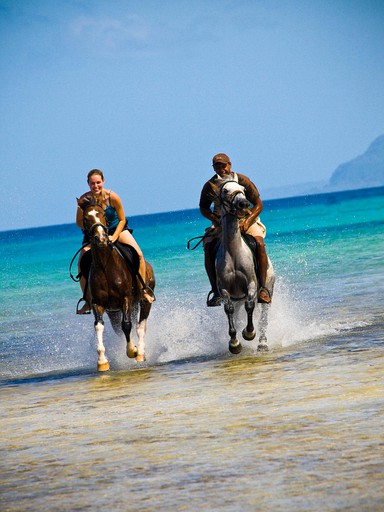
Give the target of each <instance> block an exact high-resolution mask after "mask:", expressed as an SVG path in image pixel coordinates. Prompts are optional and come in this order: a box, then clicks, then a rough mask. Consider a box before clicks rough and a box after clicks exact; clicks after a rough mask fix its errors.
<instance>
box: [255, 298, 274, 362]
mask: <svg viewBox="0 0 384 512" xmlns="http://www.w3.org/2000/svg"><path fill="white" fill-rule="evenodd" d="M260 306H261V313H260V319H259V330H260V336H259V344H258V346H257V351H258V352H268V350H269V348H268V345H267V327H268V313H269V308H270V307H271V306H270V304H260Z"/></svg>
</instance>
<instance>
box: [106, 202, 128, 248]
mask: <svg viewBox="0 0 384 512" xmlns="http://www.w3.org/2000/svg"><path fill="white" fill-rule="evenodd" d="M111 205H112V206H113V207H114V209H115V210H116V213H117V216H118V218H119V223H118V225H117V226H116V230H115V232H114V233H113V235H110V236H109V239H110V240H111V242H116V240H118V238H119V236H120V233H121V232H122V231H123V229H124V226H125V224H126V222H127V220H126V218H125V213H124V208H123V204H122V202H121V199H120V197H119V196H118V195H117V194H116V193H115V192H111Z"/></svg>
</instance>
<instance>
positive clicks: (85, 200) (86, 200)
mask: <svg viewBox="0 0 384 512" xmlns="http://www.w3.org/2000/svg"><path fill="white" fill-rule="evenodd" d="M76 200H77V204H78V205H79V206H80V208H82V209H83V210H84V208H86V207H87V206H89V205H90V204H92V196H90V195H88V194H87V195H85V196H84V197H81V198H80V199H78V198H76Z"/></svg>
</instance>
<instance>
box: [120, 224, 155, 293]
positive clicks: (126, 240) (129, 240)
mask: <svg viewBox="0 0 384 512" xmlns="http://www.w3.org/2000/svg"><path fill="white" fill-rule="evenodd" d="M119 242H121V243H122V244H128V245H130V246H132V247H133V248H134V249H135V251H136V252H137V255H138V257H139V274H140V276H141V279H142V280H143V283H146V282H147V269H146V264H145V259H144V255H143V253H142V251H141V249H140V247H139V245H138V244H137V242H136V240H135V239H134V238H133V236H132V235H131V233H130V232H129V231H128V230H127V229H125V230H124V231H122V232H121V233H120V236H119ZM139 286H141V290H142V296H143V299H144V300H146V301H148V302H153V301H154V300H155V296H154V293H153V291H152V290H151V289H150V288H149V287H147V286H146V287H144V288H143V286H142V284H141V283H140V282H139Z"/></svg>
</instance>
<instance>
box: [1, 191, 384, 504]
mask: <svg viewBox="0 0 384 512" xmlns="http://www.w3.org/2000/svg"><path fill="white" fill-rule="evenodd" d="M261 218H262V221H263V223H264V224H265V225H266V226H267V237H266V244H267V252H268V255H269V257H270V259H271V260H272V262H273V265H274V269H275V273H276V285H275V294H274V297H273V303H272V306H271V308H270V320H269V326H268V331H267V337H268V344H269V347H270V352H268V353H267V354H259V353H258V352H257V350H256V348H257V342H256V340H254V341H245V340H244V341H242V345H243V351H242V353H241V354H239V355H231V354H230V353H229V352H228V327H227V320H226V317H225V314H224V311H223V309H222V308H207V307H206V305H205V300H206V296H207V293H208V291H209V284H208V280H207V278H206V275H205V271H204V265H203V251H202V248H201V245H200V246H199V247H198V248H196V249H195V250H194V251H189V250H187V248H186V245H187V242H188V240H189V239H191V238H193V237H195V236H199V235H202V234H203V233H204V229H205V228H206V227H207V225H208V223H207V220H206V219H204V218H202V217H201V216H200V214H199V211H198V210H185V211H178V212H169V213H159V214H153V215H145V216H135V217H130V218H129V222H130V226H131V227H132V228H133V229H134V236H135V238H136V240H137V241H138V243H139V245H140V246H141V248H142V250H143V252H144V255H145V257H146V259H147V260H148V261H150V262H151V264H152V266H153V268H154V271H155V275H156V280H157V285H156V291H155V293H156V298H157V300H156V302H155V303H154V305H153V308H152V312H151V315H150V317H149V320H148V332H147V336H146V362H145V363H143V364H141V365H140V366H139V365H138V364H137V363H136V362H135V361H134V360H128V359H127V357H126V355H125V344H124V341H123V340H122V339H121V338H119V337H118V336H117V335H116V334H114V332H113V331H112V329H111V327H110V324H109V321H108V320H106V329H105V335H104V341H105V346H106V354H107V357H108V359H109V361H110V365H111V370H110V371H109V372H107V373H103V374H100V373H98V372H97V370H96V361H97V352H96V341H95V334H94V329H93V316H92V315H86V316H78V315H76V314H75V308H76V303H77V301H78V299H79V298H80V296H81V293H80V288H79V285H78V284H77V283H74V282H73V281H72V280H71V279H70V277H69V264H70V261H71V259H72V257H73V256H74V254H75V252H76V251H77V249H78V248H79V247H80V244H81V240H82V235H81V232H80V230H79V229H78V228H77V227H76V226H75V225H74V224H66V225H60V226H50V227H41V228H32V229H25V230H17V231H6V232H0V243H1V248H2V250H1V256H0V261H1V277H0V279H1V286H0V304H1V306H2V307H1V310H0V315H1V332H0V344H1V350H0V360H1V366H0V394H1V407H2V415H1V416H2V436H1V441H0V449H1V453H2V457H1V461H0V495H1V509H2V510H4V511H18V510H20V511H21V510H23V511H24V510H71V511H72V510H91V509H92V510H99V509H100V510H101V509H102V508H105V507H109V508H110V509H112V510H135V511H152V510H175V511H179V510H180V511H185V510H187V511H189V510H191V511H193V510H204V511H205V510H206V511H211V510H212V511H213V510H223V511H248V510H249V511H254V510H262V511H269V510H270V511H279V510H284V511H291V510H292V511H295V512H296V511H301V510H302V511H307V510H312V511H325V510H348V511H351V510H352V511H354V510H356V511H357V510H359V511H361V510H373V511H376V510H378V511H379V510H383V508H384V492H383V485H382V474H383V469H384V467H383V437H382V432H383V387H384V386H383V361H384V351H383V340H384V334H383V319H384V315H383V294H384V263H383V254H384V187H380V188H374V189H363V190H354V191H344V192H335V193H329V194H322V195H312V196H305V197H295V198H287V199H278V200H277V199H276V200H269V201H268V200H266V201H264V210H263V212H262V215H261ZM73 273H76V266H75V267H74V271H73ZM241 321H242V319H241V318H240V320H239V322H241Z"/></svg>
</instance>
